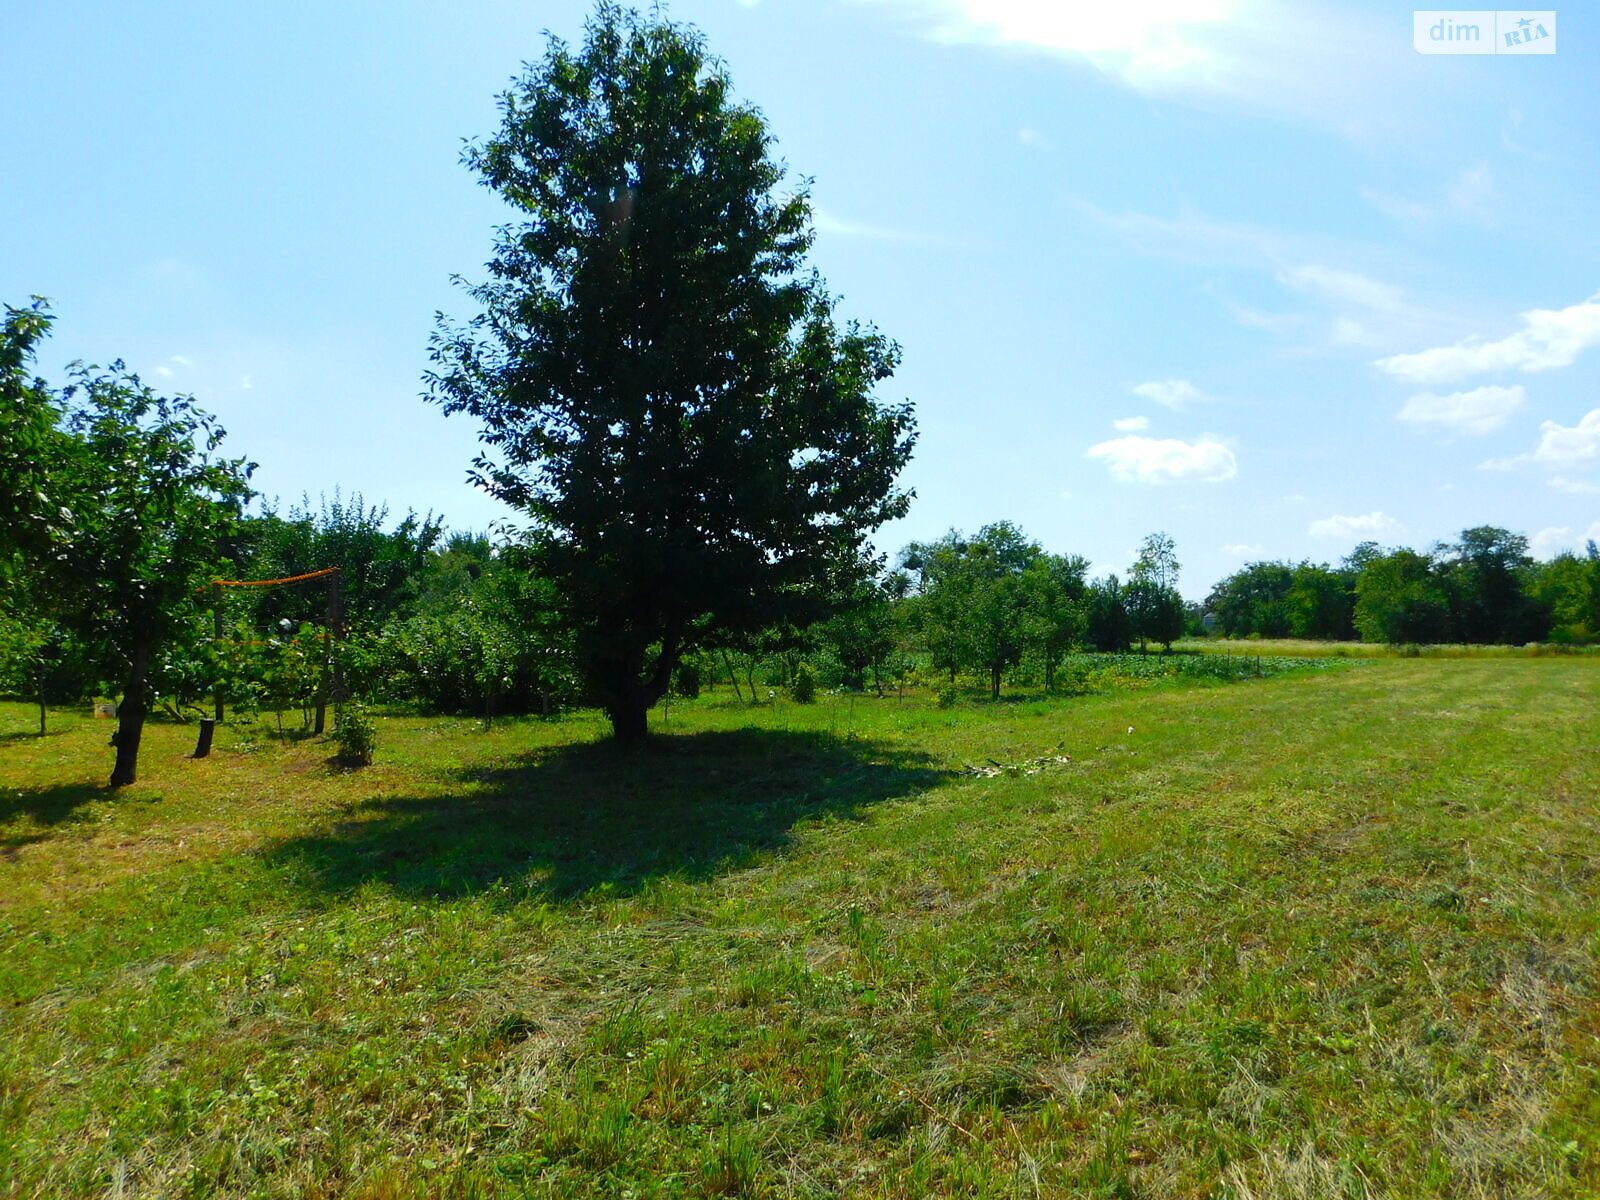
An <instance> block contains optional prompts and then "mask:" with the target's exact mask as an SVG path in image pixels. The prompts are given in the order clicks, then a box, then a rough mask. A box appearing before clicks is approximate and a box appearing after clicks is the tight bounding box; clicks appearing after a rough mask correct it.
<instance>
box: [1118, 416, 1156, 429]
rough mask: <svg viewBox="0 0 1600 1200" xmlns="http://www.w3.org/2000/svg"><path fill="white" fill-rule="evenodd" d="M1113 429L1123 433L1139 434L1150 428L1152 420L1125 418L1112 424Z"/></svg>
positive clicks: (1146, 418)
mask: <svg viewBox="0 0 1600 1200" xmlns="http://www.w3.org/2000/svg"><path fill="white" fill-rule="evenodd" d="M1111 428H1113V429H1118V430H1121V431H1122V432H1123V433H1138V432H1139V431H1140V430H1142V429H1149V428H1150V418H1149V417H1123V418H1122V419H1121V420H1117V421H1113V422H1111Z"/></svg>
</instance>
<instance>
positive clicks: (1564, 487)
mask: <svg viewBox="0 0 1600 1200" xmlns="http://www.w3.org/2000/svg"><path fill="white" fill-rule="evenodd" d="M1545 483H1546V484H1547V485H1548V486H1550V487H1553V488H1555V490H1556V491H1558V492H1567V493H1568V494H1570V495H1573V496H1600V483H1590V482H1589V481H1588V480H1587V479H1568V478H1567V477H1566V476H1565V475H1552V476H1551V477H1550V478H1549V479H1547V480H1545Z"/></svg>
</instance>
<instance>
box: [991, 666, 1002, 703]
mask: <svg viewBox="0 0 1600 1200" xmlns="http://www.w3.org/2000/svg"><path fill="white" fill-rule="evenodd" d="M989 699H991V700H998V699H1000V668H999V667H998V666H993V667H990V668H989Z"/></svg>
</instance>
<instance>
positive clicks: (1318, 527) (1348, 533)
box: [1309, 512, 1405, 541]
mask: <svg viewBox="0 0 1600 1200" xmlns="http://www.w3.org/2000/svg"><path fill="white" fill-rule="evenodd" d="M1404 530H1405V526H1404V525H1402V524H1400V522H1399V521H1396V520H1395V519H1394V518H1393V517H1391V516H1388V515H1387V514H1385V513H1381V512H1370V513H1366V514H1364V515H1362V516H1359V517H1344V516H1333V517H1323V518H1322V519H1321V520H1320V521H1313V522H1311V528H1310V530H1309V532H1310V534H1311V536H1312V537H1320V538H1339V539H1342V540H1345V541H1348V540H1351V539H1360V540H1366V539H1368V538H1375V537H1378V536H1381V535H1382V534H1386V533H1400V532H1403V531H1404Z"/></svg>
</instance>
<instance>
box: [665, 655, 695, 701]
mask: <svg viewBox="0 0 1600 1200" xmlns="http://www.w3.org/2000/svg"><path fill="white" fill-rule="evenodd" d="M672 690H673V692H674V693H675V694H677V695H679V696H681V697H683V699H685V700H698V699H699V698H700V666H699V664H698V663H696V662H694V661H692V660H686V661H684V662H681V663H679V664H678V677H677V680H676V681H675V682H674V683H673V685H672Z"/></svg>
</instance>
